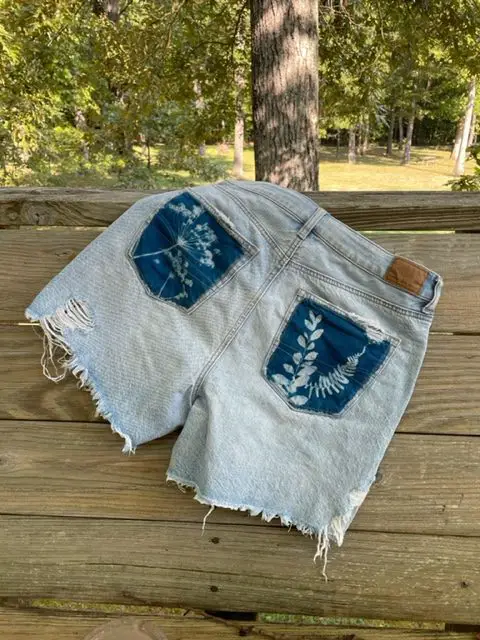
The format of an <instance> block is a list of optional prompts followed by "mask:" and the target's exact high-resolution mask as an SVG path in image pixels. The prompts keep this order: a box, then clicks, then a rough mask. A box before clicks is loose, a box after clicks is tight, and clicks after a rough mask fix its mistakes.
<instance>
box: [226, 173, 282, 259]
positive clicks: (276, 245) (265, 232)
mask: <svg viewBox="0 0 480 640" xmlns="http://www.w3.org/2000/svg"><path fill="white" fill-rule="evenodd" d="M227 182H228V181H227ZM214 187H215V188H216V189H219V190H220V191H222V192H223V193H225V194H228V196H229V197H230V198H232V200H235V202H236V203H237V205H238V206H239V207H240V209H242V211H243V212H244V213H245V215H246V216H247V217H248V218H250V219H251V221H252V224H253V225H254V226H256V227H257V228H258V230H259V231H260V233H262V234H263V235H264V236H266V237H267V238H268V239H269V240H270V242H271V244H272V245H273V248H274V250H275V251H276V252H277V253H278V254H279V255H281V256H283V255H284V253H285V252H284V250H283V249H282V247H281V246H280V245H279V243H278V242H277V241H276V239H275V238H274V237H273V236H272V234H271V233H270V231H269V230H268V229H267V228H266V227H265V226H264V225H263V223H262V222H260V220H259V219H258V218H257V217H256V215H255V214H254V213H252V212H251V211H250V210H249V209H248V207H246V206H245V203H244V202H242V201H241V199H240V198H239V197H238V195H237V194H234V193H232V192H231V191H230V189H228V188H227V189H225V185H222V184H219V183H216V184H215V185H214Z"/></svg>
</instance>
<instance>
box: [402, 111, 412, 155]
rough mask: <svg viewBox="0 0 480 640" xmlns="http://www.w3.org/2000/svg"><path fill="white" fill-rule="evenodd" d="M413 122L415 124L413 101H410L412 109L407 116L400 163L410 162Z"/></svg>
mask: <svg viewBox="0 0 480 640" xmlns="http://www.w3.org/2000/svg"><path fill="white" fill-rule="evenodd" d="M414 124H415V101H414V102H412V110H411V112H410V116H409V118H408V126H407V138H406V140H405V151H404V152H403V159H402V164H408V163H409V162H410V155H411V152H412V138H413V125H414Z"/></svg>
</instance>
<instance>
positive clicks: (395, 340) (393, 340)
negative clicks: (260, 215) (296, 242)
mask: <svg viewBox="0 0 480 640" xmlns="http://www.w3.org/2000/svg"><path fill="white" fill-rule="evenodd" d="M305 298H313V299H315V300H318V301H319V303H320V304H323V305H325V306H327V307H330V308H332V309H333V310H334V311H336V312H337V313H340V314H341V315H343V316H344V317H347V318H349V317H351V316H355V321H356V322H359V323H361V324H362V325H367V324H368V325H369V326H370V327H372V326H373V325H372V324H371V323H370V322H369V321H368V320H366V319H364V318H360V317H359V316H356V315H355V314H351V313H350V312H349V311H346V310H344V309H342V308H340V307H339V306H337V305H335V304H332V303H331V302H328V300H325V299H324V298H322V297H321V296H319V295H317V294H314V293H311V292H309V291H307V290H306V289H304V288H302V287H299V288H298V289H297V290H296V292H295V295H294V297H293V299H292V301H291V302H290V304H289V305H288V307H287V309H286V311H285V313H284V314H283V317H282V320H281V322H280V324H279V327H278V329H277V331H276V332H275V335H274V337H273V340H272V342H271V343H270V348H269V349H268V351H267V355H266V356H265V358H264V360H263V363H262V368H261V373H262V375H261V377H262V379H263V380H264V382H266V383H267V384H268V386H269V387H270V388H271V389H273V390H274V391H275V393H276V395H277V396H278V397H279V398H280V399H281V400H283V402H284V403H285V404H286V405H287V407H288V408H289V409H291V410H292V411H297V412H298V413H306V414H309V415H317V414H318V415H325V416H329V417H330V418H334V419H339V418H343V416H344V415H345V414H346V413H347V411H349V410H350V408H351V407H353V406H354V405H355V404H356V403H357V402H358V400H359V398H360V397H361V396H362V395H363V393H364V392H365V391H367V390H368V389H370V387H371V386H372V385H373V383H374V381H375V380H376V379H377V377H378V376H379V374H380V373H381V372H382V371H383V369H384V368H385V367H386V366H387V364H388V362H390V360H391V358H392V357H393V354H394V352H395V351H396V350H397V347H398V346H399V344H400V343H401V339H400V338H399V337H397V336H393V335H391V334H390V333H388V332H386V331H384V330H383V329H381V328H379V327H376V326H375V329H376V330H377V331H380V332H381V333H382V334H383V335H385V336H386V337H387V338H388V340H389V342H390V349H389V351H388V354H387V356H386V357H385V358H384V360H383V362H382V363H381V364H380V366H379V367H378V368H377V369H376V371H375V372H374V373H373V374H371V375H370V377H369V378H368V381H367V382H366V384H365V385H364V386H363V387H362V388H361V389H360V390H359V391H357V393H356V394H355V395H354V396H353V398H352V399H351V400H350V401H349V402H348V403H347V404H346V405H345V406H344V408H343V409H342V410H341V411H339V412H337V413H332V412H329V411H317V410H314V409H302V408H301V407H294V406H293V405H292V404H291V403H290V402H289V401H288V399H287V398H286V397H285V396H284V395H282V394H281V393H280V391H279V389H278V386H276V385H274V384H273V383H272V382H271V380H270V379H269V377H268V374H267V369H268V363H269V361H270V358H271V357H272V355H273V352H274V351H275V349H276V348H277V346H278V345H279V343H280V337H281V335H282V332H283V330H284V328H285V326H286V324H287V323H288V321H289V319H290V317H291V316H292V314H293V312H294V309H295V307H296V305H297V301H301V300H303V299H305ZM352 319H353V318H352Z"/></svg>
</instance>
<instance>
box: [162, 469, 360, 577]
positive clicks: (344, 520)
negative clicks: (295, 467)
mask: <svg viewBox="0 0 480 640" xmlns="http://www.w3.org/2000/svg"><path fill="white" fill-rule="evenodd" d="M166 480H167V482H168V481H172V482H175V483H176V484H177V486H178V488H179V489H180V490H181V491H183V492H185V489H187V488H193V489H194V490H195V494H194V496H193V497H194V499H195V500H197V502H200V503H201V504H206V505H209V506H210V510H209V511H208V513H207V514H206V516H205V518H204V519H203V526H202V535H203V531H204V530H205V521H206V519H207V517H208V516H209V515H210V513H211V512H212V511H213V509H214V508H215V507H222V508H224V509H233V510H235V511H248V512H249V513H250V515H252V516H257V515H261V517H262V520H265V521H266V522H270V520H272V519H273V518H280V522H281V523H282V524H283V525H286V526H288V527H289V530H290V529H291V527H292V526H294V527H295V528H296V529H298V530H299V531H300V532H301V533H302V534H303V535H308V536H310V537H312V536H313V535H315V536H317V538H318V543H317V550H316V552H315V555H314V556H313V562H314V563H315V564H316V559H317V557H320V559H322V558H323V570H322V575H323V577H324V578H325V580H326V581H327V580H328V577H327V574H326V567H327V555H328V550H329V548H330V541H331V540H333V541H334V542H335V543H336V544H337V546H339V547H340V546H341V545H342V544H343V539H344V535H345V531H346V528H347V526H348V524H349V522H350V518H349V515H350V514H351V511H350V512H349V514H346V515H344V516H337V517H335V518H332V520H331V521H330V523H328V524H327V525H325V526H324V527H320V528H318V527H313V526H311V525H308V524H305V523H303V522H298V521H295V520H293V519H292V518H290V517H289V516H287V515H285V514H281V513H275V512H269V511H266V510H264V509H263V508H262V507H254V506H252V505H246V504H239V505H238V504H237V505H235V504H231V503H229V504H227V503H226V502H220V501H218V500H215V499H213V498H208V497H207V496H204V495H203V494H202V492H201V491H200V489H199V487H198V485H197V484H196V483H195V482H193V481H192V480H185V479H184V478H180V477H179V476H176V475H175V474H174V473H171V472H169V471H167V473H166ZM354 493H356V494H357V495H356V497H352V496H351V499H352V508H355V509H357V508H358V506H359V504H360V503H361V502H362V501H363V498H364V497H365V495H366V492H354Z"/></svg>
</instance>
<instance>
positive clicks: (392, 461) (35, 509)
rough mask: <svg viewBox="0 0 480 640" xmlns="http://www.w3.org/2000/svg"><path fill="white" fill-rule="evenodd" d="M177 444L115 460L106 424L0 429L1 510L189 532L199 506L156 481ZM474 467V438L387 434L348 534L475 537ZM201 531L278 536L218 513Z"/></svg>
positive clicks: (115, 440) (252, 521) (157, 444)
mask: <svg viewBox="0 0 480 640" xmlns="http://www.w3.org/2000/svg"><path fill="white" fill-rule="evenodd" d="M177 435H178V431H175V432H174V433H172V434H170V435H169V436H167V437H164V438H161V439H158V440H155V441H154V442H151V443H148V444H145V445H142V446H141V447H139V448H138V449H137V452H136V453H135V455H133V456H125V455H123V454H121V451H120V450H121V445H122V444H123V441H122V440H121V438H120V437H119V436H118V435H116V434H113V433H111V431H110V428H108V427H107V426H106V425H94V424H88V423H65V422H62V423H51V422H46V423H44V422H38V421H34V422H9V421H1V422H0V436H1V439H2V441H3V442H4V446H3V450H2V453H1V456H0V504H1V505H2V508H1V511H2V512H3V513H9V514H16V515H21V514H25V515H27V514H31V515H51V516H77V517H99V518H131V519H137V520H141V519H145V520H159V521H161V520H163V521H178V522H183V521H185V522H191V523H192V525H193V527H194V528H195V529H196V530H198V529H199V528H200V526H201V524H202V520H203V517H204V515H205V513H206V511H208V507H206V506H205V505H202V504H200V503H199V502H197V501H196V500H194V498H193V495H194V494H193V490H188V491H187V492H185V493H183V492H181V491H180V490H179V488H178V487H177V485H176V484H175V483H173V482H169V483H168V484H167V482H166V479H165V474H166V471H167V468H168V464H169V460H170V456H171V450H172V447H173V444H174V442H175V440H176V438H177ZM479 459H480V439H479V438H478V437H463V436H427V435H413V434H396V435H395V436H394V438H393V440H392V442H391V443H390V446H389V448H388V449H387V453H386V455H385V458H384V459H383V461H382V463H381V465H380V468H379V472H378V474H377V481H376V482H375V483H374V484H373V486H372V488H371V490H370V493H369V495H368V496H367V498H366V500H365V501H364V503H363V504H362V506H361V508H360V510H359V511H358V513H357V515H356V517H355V519H354V520H353V522H352V524H351V527H350V528H351V530H358V531H379V532H381V531H387V532H394V533H402V532H403V533H424V534H425V533H428V534H435V535H456V536H467V537H468V536H480V465H479V464H478V460H479ZM208 523H213V524H216V523H220V524H225V523H226V524H229V523H231V524H234V525H247V526H249V525H253V526H262V527H270V528H272V527H282V525H281V524H280V521H279V519H278V518H276V519H274V520H272V521H271V522H270V523H266V522H264V521H263V520H262V519H261V518H260V517H259V516H258V517H253V516H250V515H249V514H248V513H247V512H245V511H235V510H231V509H222V508H217V509H215V510H214V511H213V512H212V513H211V514H210V516H209V519H208ZM208 523H207V524H208Z"/></svg>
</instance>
